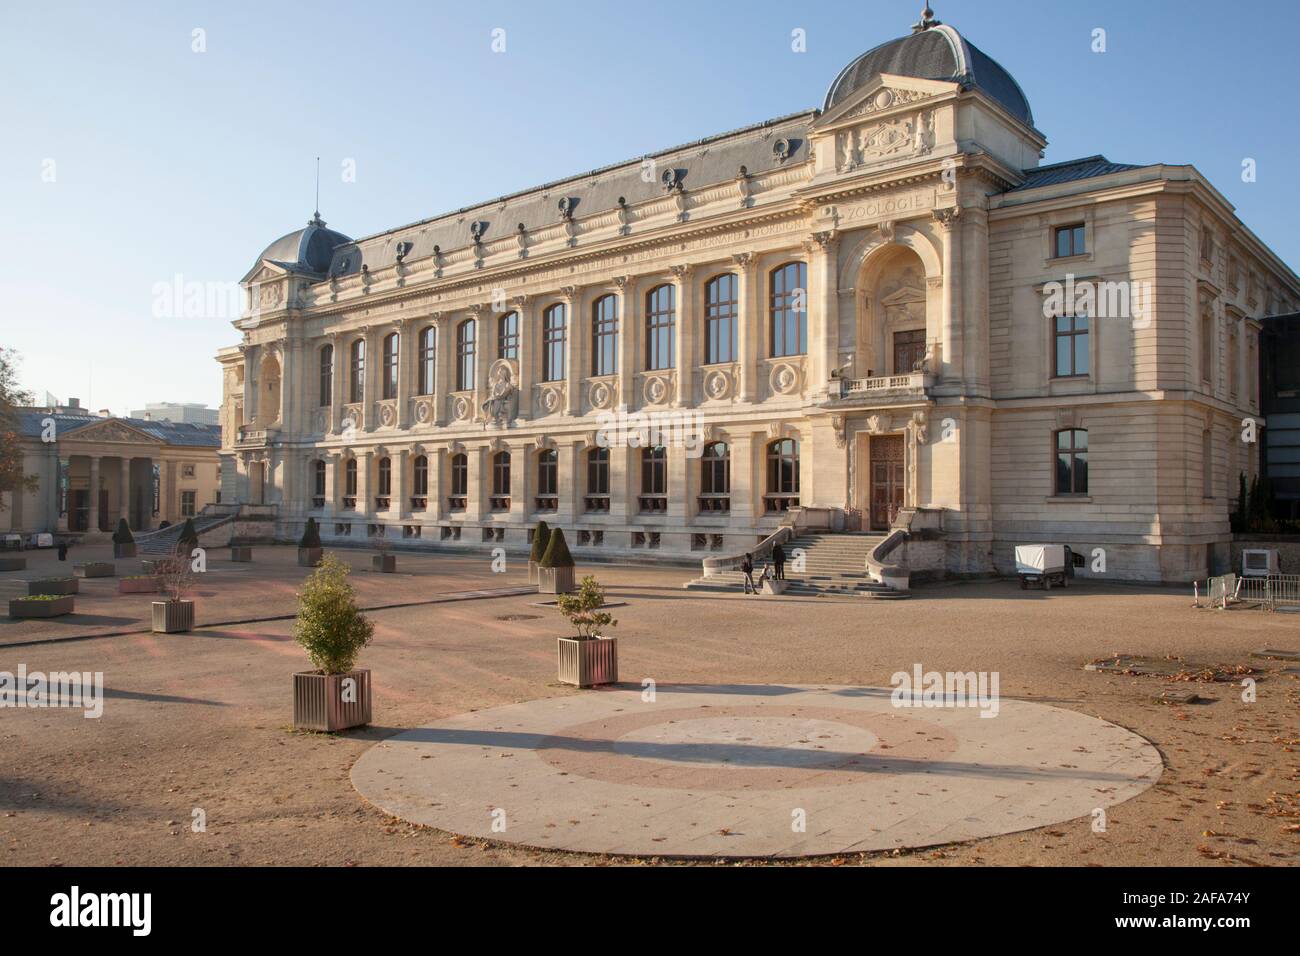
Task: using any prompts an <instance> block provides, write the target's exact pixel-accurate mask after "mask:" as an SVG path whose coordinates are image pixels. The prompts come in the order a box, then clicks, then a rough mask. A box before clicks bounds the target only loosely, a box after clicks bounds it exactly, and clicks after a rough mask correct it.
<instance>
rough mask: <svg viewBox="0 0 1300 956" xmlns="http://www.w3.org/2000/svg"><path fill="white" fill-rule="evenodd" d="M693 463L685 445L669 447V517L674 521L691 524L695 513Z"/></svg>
mask: <svg viewBox="0 0 1300 956" xmlns="http://www.w3.org/2000/svg"><path fill="white" fill-rule="evenodd" d="M692 461H693V459H692V458H691V457H690V449H689V448H687V447H686V446H685V445H678V444H672V445H669V446H668V463H667V468H668V476H667V477H668V517H669V518H670V519H672V520H674V521H682V522H689V521H690V520H691V518H692V517H693V516H694V513H695V508H694V505H695V499H694V496H692V495H691V493H690V491H691V463H692Z"/></svg>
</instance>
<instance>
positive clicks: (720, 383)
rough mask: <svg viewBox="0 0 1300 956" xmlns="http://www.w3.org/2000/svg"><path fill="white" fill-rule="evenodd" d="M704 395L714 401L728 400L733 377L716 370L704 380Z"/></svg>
mask: <svg viewBox="0 0 1300 956" xmlns="http://www.w3.org/2000/svg"><path fill="white" fill-rule="evenodd" d="M704 393H705V394H706V395H708V396H709V398H713V399H722V398H726V397H727V396H728V395H730V394H731V376H730V375H728V374H727V373H726V372H721V371H716V370H715V371H712V372H710V373H709V375H708V377H707V378H706V379H705V380H704Z"/></svg>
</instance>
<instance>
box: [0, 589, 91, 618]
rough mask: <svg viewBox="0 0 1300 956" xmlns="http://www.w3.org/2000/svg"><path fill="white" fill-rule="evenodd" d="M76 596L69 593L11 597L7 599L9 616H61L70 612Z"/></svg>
mask: <svg viewBox="0 0 1300 956" xmlns="http://www.w3.org/2000/svg"><path fill="white" fill-rule="evenodd" d="M75 602H76V598H74V597H73V596H72V595H71V594H65V595H59V596H57V597H56V596H52V595H39V596H29V597H25V598H22V597H18V598H12V599H11V600H10V601H9V616H10V617H16V618H23V617H62V616H63V615H64V614H71V613H72V611H73V608H74V606H75Z"/></svg>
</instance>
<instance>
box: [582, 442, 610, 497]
mask: <svg viewBox="0 0 1300 956" xmlns="http://www.w3.org/2000/svg"><path fill="white" fill-rule="evenodd" d="M585 505H586V509H587V510H588V511H595V512H606V511H609V449H608V448H593V449H592V450H591V451H590V452H588V453H587V495H586V501H585Z"/></svg>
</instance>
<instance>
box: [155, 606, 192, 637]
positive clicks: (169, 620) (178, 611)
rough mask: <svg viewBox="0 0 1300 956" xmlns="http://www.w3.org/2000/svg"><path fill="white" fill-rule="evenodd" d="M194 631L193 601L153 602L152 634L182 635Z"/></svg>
mask: <svg viewBox="0 0 1300 956" xmlns="http://www.w3.org/2000/svg"><path fill="white" fill-rule="evenodd" d="M192 630H194V602H193V601H154V602H153V632H154V633H155V634H184V633H185V632H186V631H192Z"/></svg>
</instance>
